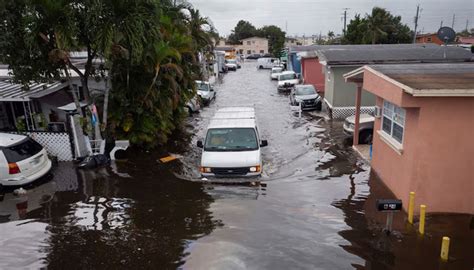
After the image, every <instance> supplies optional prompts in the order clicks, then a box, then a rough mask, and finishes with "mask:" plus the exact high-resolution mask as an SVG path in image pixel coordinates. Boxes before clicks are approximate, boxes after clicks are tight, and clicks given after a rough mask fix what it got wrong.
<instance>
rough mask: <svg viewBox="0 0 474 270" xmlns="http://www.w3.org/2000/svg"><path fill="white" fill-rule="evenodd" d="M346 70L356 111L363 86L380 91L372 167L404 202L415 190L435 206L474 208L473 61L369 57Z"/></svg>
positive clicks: (418, 197)
mask: <svg viewBox="0 0 474 270" xmlns="http://www.w3.org/2000/svg"><path fill="white" fill-rule="evenodd" d="M344 78H345V80H346V81H347V82H348V84H352V85H354V86H355V87H356V88H357V95H355V94H354V93H352V91H350V95H351V96H352V97H353V98H354V103H356V104H357V105H356V107H357V109H356V112H357V114H360V97H361V95H363V92H368V93H370V94H371V95H373V96H375V99H376V105H377V107H378V108H380V110H378V111H379V113H377V114H376V115H375V124H374V129H373V131H372V133H373V134H372V142H373V144H372V148H371V149H372V159H371V167H372V172H375V174H376V175H377V176H378V177H379V178H380V179H381V180H382V181H383V182H384V184H385V185H386V186H387V187H388V188H389V189H390V190H391V191H392V192H393V194H394V195H395V197H396V198H399V199H401V200H403V207H404V208H405V210H406V209H407V206H408V201H409V193H410V192H411V191H413V192H415V194H416V196H415V200H416V204H417V205H419V204H425V205H427V211H429V212H452V213H465V214H474V196H473V191H474V178H473V157H472V154H473V153H474V144H473V143H472V138H473V127H472V126H473V117H472V116H473V115H474V63H437V64H435V63H424V64H397V65H368V66H363V67H361V68H359V69H356V70H353V71H351V72H349V73H346V74H345V75H344ZM361 92H362V93H361ZM356 118H357V116H356ZM358 125H359V124H358V121H355V127H354V130H358V129H359V127H358ZM353 144H354V148H356V149H362V148H363V146H362V145H358V140H357V137H356V136H354V140H353ZM415 209H416V210H417V209H418V207H416V208H415Z"/></svg>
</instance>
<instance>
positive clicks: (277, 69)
mask: <svg viewBox="0 0 474 270" xmlns="http://www.w3.org/2000/svg"><path fill="white" fill-rule="evenodd" d="M282 72H283V67H272V71H271V72H270V79H272V80H277V79H278V76H279V75H280V74H281V73H282Z"/></svg>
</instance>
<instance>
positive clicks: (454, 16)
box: [451, 14, 456, 29]
mask: <svg viewBox="0 0 474 270" xmlns="http://www.w3.org/2000/svg"><path fill="white" fill-rule="evenodd" d="M455 20H456V14H453V23H452V24H451V28H453V29H454V21H455Z"/></svg>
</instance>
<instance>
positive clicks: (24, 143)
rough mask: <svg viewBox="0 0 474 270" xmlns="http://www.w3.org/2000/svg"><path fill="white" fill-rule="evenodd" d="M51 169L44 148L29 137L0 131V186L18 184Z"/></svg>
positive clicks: (23, 183) (36, 177) (29, 180)
mask: <svg viewBox="0 0 474 270" xmlns="http://www.w3.org/2000/svg"><path fill="white" fill-rule="evenodd" d="M50 170H51V160H50V159H49V158H48V154H47V153H46V150H45V149H44V148H43V147H42V146H41V145H40V144H39V143H37V142H36V141H34V140H33V139H31V138H30V137H27V136H23V135H14V134H8V133H0V186H19V185H25V184H28V183H31V182H33V181H35V180H37V179H38V178H41V177H42V176H44V175H45V174H47V173H48V172H49V171H50Z"/></svg>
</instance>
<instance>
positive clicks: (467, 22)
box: [466, 19, 469, 32]
mask: <svg viewBox="0 0 474 270" xmlns="http://www.w3.org/2000/svg"><path fill="white" fill-rule="evenodd" d="M468 26H469V19H467V20H466V32H467V31H468V29H467V28H468Z"/></svg>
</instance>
